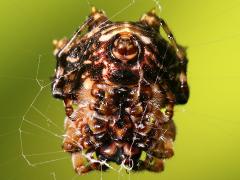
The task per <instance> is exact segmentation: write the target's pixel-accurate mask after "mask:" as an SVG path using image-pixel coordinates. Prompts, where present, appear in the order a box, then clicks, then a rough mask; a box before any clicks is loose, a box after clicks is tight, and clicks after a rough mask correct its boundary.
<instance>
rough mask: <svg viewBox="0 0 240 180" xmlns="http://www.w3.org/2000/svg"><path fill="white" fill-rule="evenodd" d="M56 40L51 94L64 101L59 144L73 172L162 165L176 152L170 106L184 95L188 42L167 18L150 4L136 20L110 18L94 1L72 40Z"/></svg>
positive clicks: (159, 167)
mask: <svg viewBox="0 0 240 180" xmlns="http://www.w3.org/2000/svg"><path fill="white" fill-rule="evenodd" d="M160 27H162V28H163V30H164V31H165V33H166V34H167V37H168V39H169V41H167V40H165V39H164V38H163V37H162V36H161V35H160V34H159V30H160ZM54 45H55V50H54V55H55V56H56V59H57V66H56V70H55V77H54V81H53V84H52V94H53V96H54V97H56V98H60V99H63V101H64V104H65V110H66V115H67V117H66V121H65V129H66V134H65V138H64V141H63V149H64V150H65V151H67V152H70V153H71V156H72V162H73V167H74V169H75V170H76V172H77V173H79V174H83V173H87V172H89V171H91V170H95V169H97V170H101V169H107V168H108V166H107V162H115V163H117V164H121V165H124V166H125V167H129V168H130V169H133V170H136V171H138V170H144V169H147V170H149V171H155V172H159V171H162V170H163V160H164V159H166V158H170V157H171V156H173V147H172V143H173V141H174V139H175V134H176V131H175V126H174V123H173V120H172V117H173V108H174V105H175V104H185V103H186V102H187V101H188V97H189V89H188V84H187V77H186V69H187V58H186V55H185V49H184V48H183V47H181V46H179V45H178V44H177V43H176V40H175V38H174V37H173V34H172V33H171V31H170V29H169V28H168V26H167V25H166V23H165V22H164V20H163V19H161V18H160V17H158V16H157V15H156V13H155V11H154V10H151V11H150V12H148V13H146V14H144V15H143V16H142V18H141V19H140V20H139V21H137V22H112V21H110V20H109V19H108V18H107V16H106V14H105V13H104V12H103V11H100V10H97V9H96V8H95V7H93V8H92V12H91V14H90V15H89V17H88V19H87V20H86V22H85V23H84V24H83V25H82V26H81V27H80V28H79V29H78V30H77V32H76V33H75V34H74V35H73V37H72V38H71V39H70V40H67V39H61V40H59V41H56V40H55V41H54Z"/></svg>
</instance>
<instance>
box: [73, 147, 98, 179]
mask: <svg viewBox="0 0 240 180" xmlns="http://www.w3.org/2000/svg"><path fill="white" fill-rule="evenodd" d="M94 152H95V151H94V150H92V151H91V150H90V151H88V152H86V154H85V155H83V154H82V152H74V153H72V163H73V168H74V169H75V171H76V172H77V173H78V174H79V175H82V174H86V173H87V172H89V171H92V170H102V167H101V166H102V165H101V163H100V162H98V161H97V160H96V159H94V158H93V156H92V154H93V153H94Z"/></svg>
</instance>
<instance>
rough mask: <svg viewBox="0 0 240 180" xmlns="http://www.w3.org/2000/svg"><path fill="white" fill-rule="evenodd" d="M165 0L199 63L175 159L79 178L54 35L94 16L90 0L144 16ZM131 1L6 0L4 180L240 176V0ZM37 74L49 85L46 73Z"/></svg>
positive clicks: (192, 72) (2, 5) (0, 15)
mask: <svg viewBox="0 0 240 180" xmlns="http://www.w3.org/2000/svg"><path fill="white" fill-rule="evenodd" d="M157 2H159V4H160V5H161V7H162V9H161V11H160V10H159V11H158V13H159V14H160V15H161V16H162V17H163V18H164V19H165V20H166V21H167V22H168V24H169V26H170V27H171V29H172V30H173V32H174V34H175V36H176V38H177V40H178V42H179V43H180V44H182V45H185V46H188V51H187V52H188V57H189V61H190V62H189V71H188V77H189V84H190V87H191V97H190V101H189V103H188V104H187V105H186V106H180V107H177V108H176V111H175V116H174V119H175V122H176V125H177V130H178V134H177V139H176V142H175V156H174V157H173V158H172V159H170V160H167V161H166V166H165V167H166V168H165V171H164V172H162V173H149V172H140V173H130V174H127V173H126V172H125V171H124V170H122V171H121V172H120V173H119V172H116V171H113V170H109V171H108V172H104V173H100V172H92V173H90V174H88V175H85V176H83V177H78V176H76V175H75V173H74V171H73V169H72V165H71V161H70V157H69V155H68V154H66V153H63V152H62V151H61V138H59V137H58V136H57V135H61V134H62V133H63V121H64V116H65V115H64V110H63V105H62V102H60V101H58V100H55V99H53V98H52V97H51V93H50V86H49V84H48V83H49V82H50V78H49V77H50V76H52V74H53V70H54V67H55V59H54V57H53V55H52V50H53V47H52V40H53V39H55V38H57V39H59V38H62V37H64V36H67V37H70V36H71V35H72V33H73V32H74V31H75V30H76V28H77V27H78V26H79V25H80V24H81V23H82V22H83V21H84V20H85V18H86V16H87V15H88V13H89V11H90V4H93V5H95V6H96V7H98V8H100V9H104V10H105V11H106V13H107V14H108V16H109V17H112V19H113V20H124V21H125V20H132V21H134V20H137V19H138V18H139V17H140V16H141V14H143V13H144V12H146V11H148V10H149V9H151V8H153V7H156V6H158V3H157ZM129 3H131V1H130V0H121V1H112V0H89V1H87V0H70V1H67V0H61V1H58V0H41V1H32V0H21V1H19V0H7V1H6V0H1V2H0V52H1V57H0V82H1V84H0V86H1V88H0V102H1V105H0V106H1V107H0V179H1V180H12V179H16V180H30V179H31V180H71V179H81V180H84V179H88V180H90V179H101V178H102V179H103V180H105V179H118V180H122V179H131V180H135V179H136V180H143V179H152V180H153V179H161V180H179V179H183V180H188V179H194V180H198V179H199V180H200V179H201V180H202V179H206V180H208V179H209V180H210V179H218V180H225V179H231V180H237V179H240V154H239V153H240V143H239V137H240V130H239V129H240V119H239V109H240V108H239V101H240V98H239V92H240V81H239V78H240V71H239V66H240V54H239V52H240V49H239V40H240V20H239V19H240V1H239V0H231V1H223V0H211V1H209V0H201V1H193V0H171V1H170V0H160V1H157V0H156V1H155V0H135V2H134V3H133V4H129ZM128 5H129V6H128ZM39 60H40V61H39ZM37 72H38V80H39V82H40V83H41V84H42V85H43V86H44V88H43V89H42V90H40V87H39V86H38V84H37V81H36V74H37ZM36 97H37V98H36ZM34 99H35V101H34V103H33V104H32V102H33V100H34ZM29 107H30V108H29ZM23 117H24V118H25V120H24V121H22V119H23ZM21 122H22V126H21ZM20 126H21V128H20ZM19 128H20V130H21V138H22V144H21V141H20V133H19ZM22 152H23V154H22ZM22 155H26V156H22Z"/></svg>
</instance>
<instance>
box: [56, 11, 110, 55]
mask: <svg viewBox="0 0 240 180" xmlns="http://www.w3.org/2000/svg"><path fill="white" fill-rule="evenodd" d="M107 21H108V18H107V17H106V15H105V13H104V12H103V11H101V10H97V9H96V8H95V7H92V11H91V13H90V15H89V16H88V18H87V20H86V21H85V22H84V23H83V25H81V26H80V27H79V28H78V29H77V31H76V32H75V33H74V34H73V36H72V38H71V39H70V40H69V41H68V43H66V45H65V46H64V47H63V48H62V49H61V50H60V52H59V53H58V58H60V57H61V56H62V54H63V53H65V52H67V51H68V50H69V48H71V45H72V44H73V43H74V41H75V40H76V39H77V38H78V36H80V35H81V33H82V32H83V31H84V30H85V29H86V28H88V29H89V30H91V29H92V28H95V27H97V26H99V25H101V24H102V23H104V22H107Z"/></svg>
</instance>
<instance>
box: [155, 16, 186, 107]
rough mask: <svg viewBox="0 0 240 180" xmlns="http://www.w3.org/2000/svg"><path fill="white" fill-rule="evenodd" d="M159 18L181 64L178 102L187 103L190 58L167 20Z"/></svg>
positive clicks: (178, 76) (178, 77) (178, 75)
mask: <svg viewBox="0 0 240 180" xmlns="http://www.w3.org/2000/svg"><path fill="white" fill-rule="evenodd" d="M159 19H160V21H159V23H160V26H161V27H162V28H163V30H164V32H165V33H166V34H167V37H168V39H169V40H170V42H171V44H172V46H173V49H174V50H175V53H176V57H177V61H178V65H179V66H178V68H179V73H178V74H177V79H178V80H177V81H179V82H180V84H179V86H180V87H179V88H180V89H179V92H178V93H177V94H176V100H177V104H185V103H186V102H187V101H188V97H189V88H188V83H187V75H186V71H187V63H188V60H187V58H186V54H185V49H184V48H183V47H181V46H179V45H178V44H177V42H176V39H175V38H174V36H173V34H172V32H171V30H170V29H169V27H168V25H167V24H166V22H165V21H164V20H163V19H162V18H159Z"/></svg>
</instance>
